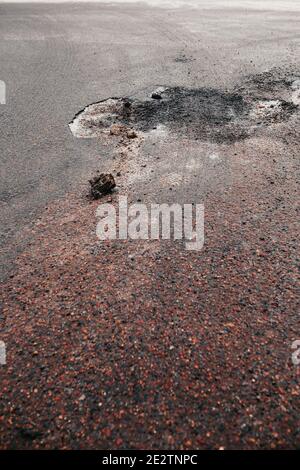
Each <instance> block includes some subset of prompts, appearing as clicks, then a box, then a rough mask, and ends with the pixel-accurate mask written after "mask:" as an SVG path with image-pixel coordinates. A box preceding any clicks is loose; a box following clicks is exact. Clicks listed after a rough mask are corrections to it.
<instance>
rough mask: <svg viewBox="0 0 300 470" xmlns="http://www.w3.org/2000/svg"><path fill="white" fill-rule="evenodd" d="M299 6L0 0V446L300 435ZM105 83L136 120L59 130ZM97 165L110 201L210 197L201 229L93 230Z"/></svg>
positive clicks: (205, 443) (182, 445)
mask: <svg viewBox="0 0 300 470" xmlns="http://www.w3.org/2000/svg"><path fill="white" fill-rule="evenodd" d="M299 24H300V8H299V3H298V2H297V1H288V2H281V1H274V2H271V1H260V2H258V1H257V2H256V1H249V2H248V1H247V2H242V1H233V2H225V1H221V0H213V1H211V2H208V1H201V0H199V1H196V0H193V1H190V2H184V1H182V2H179V1H178V2H177V1H176V2H174V3H172V2H165V3H163V2H161V3H160V2H159V1H158V0H155V1H153V2H149V3H147V2H137V3H134V2H129V3H126V2H123V1H122V2H121V1H119V2H115V3H109V2H93V3H81V2H76V3H71V2H70V3H53V4H48V3H40V4H37V3H20V4H17V3H16V4H15V3H0V80H1V81H3V82H4V83H5V85H6V104H0V151H1V153H0V158H1V178H0V211H1V213H0V220H1V227H0V244H1V245H0V247H1V248H0V250H1V255H0V260H1V271H0V275H1V281H2V288H1V304H0V341H4V342H5V345H6V357H7V359H6V365H0V380H1V390H0V397H1V398H0V400H1V401H0V447H1V448H3V449H9V448H16V449H23V448H25V449H30V448H35V449H51V448H61V449H78V448H80V449H83V448H89V449H105V448H111V449H114V448H119V449H132V448H133V449H134V448H141V449H142V448H143V449H193V448H194V449H196V448H197V449H198V448H199V449H223V448H224V449H265V448H272V449H284V448H293V449H294V448H299V445H300V423H299V394H300V384H299V371H300V369H299V367H300V366H297V365H295V364H293V362H292V360H291V357H292V352H293V351H292V343H293V342H294V341H295V340H297V339H299V337H300V336H299V335H300V333H299V332H300V329H299V292H298V286H299V273H298V267H299V265H298V263H299V242H298V234H299V225H298V217H299V214H298V210H299V207H298V201H299V187H298V183H299V149H300V146H299V123H300V112H299V105H298V101H297V100H298V96H299V95H300V91H299V95H298V90H300V85H299V83H300V59H299V58H300V54H299V52H300V43H299V40H300V28H299ZM158 87H164V88H165V89H167V90H169V91H167V92H166V93H167V95H165V96H166V97H167V99H166V101H164V99H165V97H164V96H163V97H162V100H161V103H155V104H153V103H152V101H153V100H152V101H151V93H152V91H153V90H156V89H157V88H158ZM168 93H169V94H168ZM111 97H114V98H124V99H128V100H130V102H131V103H132V106H133V108H134V109H135V110H136V111H135V112H136V117H134V121H132V122H133V124H132V125H133V127H134V128H135V129H136V132H137V138H134V139H126V138H124V137H123V136H120V135H112V133H111V134H109V133H108V135H105V137H102V136H101V135H100V134H99V135H98V136H97V137H96V138H79V137H76V136H74V135H73V134H72V132H71V130H70V127H69V123H70V122H71V121H72V120H73V119H74V117H75V116H76V115H77V113H79V112H80V111H81V110H84V108H85V107H86V106H87V105H89V104H91V103H96V102H99V101H101V100H106V99H108V98H111ZM299 100H300V98H299ZM299 102H300V101H299ZM165 103H166V104H165ZM153 106H154V107H153ZM155 106H161V107H160V108H158V107H156V108H155ZM164 106H165V107H164ZM97 170H98V171H100V172H112V173H113V175H114V176H115V178H116V183H117V188H116V191H115V192H114V193H112V194H111V195H108V196H105V197H104V198H103V201H104V202H110V203H112V204H114V205H115V206H117V204H118V196H119V195H125V196H127V197H128V201H129V202H145V203H146V204H148V203H149V204H150V203H178V204H184V203H194V204H197V203H199V204H204V207H205V242H204V247H203V248H202V250H200V251H188V250H186V249H185V246H184V243H182V242H181V241H177V242H176V241H172V240H170V241H160V240H156V241H151V240H139V241H133V240H122V241H118V240H114V241H106V242H100V241H99V240H98V239H97V237H96V224H97V217H96V209H97V207H98V204H99V201H92V200H91V199H89V198H88V197H87V194H88V190H89V183H88V180H89V178H90V177H92V176H94V175H95V174H96V171H97Z"/></svg>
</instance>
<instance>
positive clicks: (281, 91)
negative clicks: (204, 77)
mask: <svg viewBox="0 0 300 470" xmlns="http://www.w3.org/2000/svg"><path fill="white" fill-rule="evenodd" d="M270 97H272V98H271V99H270ZM299 104H300V80H299V79H297V77H290V78H286V77H284V76H283V73H282V72H280V73H277V75H276V73H275V72H274V71H273V72H268V73H263V74H260V75H257V76H254V77H251V78H250V79H247V80H245V82H244V84H243V85H242V86H239V87H237V88H236V89H235V90H234V91H233V92H229V91H227V92H224V91H220V90H217V89H212V88H194V89H188V88H184V87H169V88H165V87H159V88H156V89H153V90H152V91H150V90H149V91H148V92H147V94H145V96H143V97H139V98H137V97H136V98H109V99H107V100H103V101H100V102H98V103H94V104H91V105H89V106H87V107H86V108H84V109H83V110H82V111H81V112H79V113H78V114H77V115H76V116H75V118H74V119H73V121H72V122H71V123H70V124H69V126H70V129H71V131H72V133H73V134H74V135H75V136H76V137H82V138H90V137H100V136H101V135H103V134H109V133H111V134H114V135H118V133H117V134H116V132H115V131H114V129H116V128H121V129H123V131H122V132H120V134H122V133H123V134H124V133H125V134H126V133H127V136H129V135H130V132H132V130H134V132H135V131H137V132H140V133H148V132H153V130H156V129H164V131H167V132H171V133H172V132H173V133H176V134H177V135H184V136H185V137H188V138H191V139H195V140H202V141H211V142H214V143H230V142H235V141H238V140H242V139H245V138H247V137H249V136H251V135H253V133H254V132H256V129H257V127H258V126H257V125H258V124H259V125H261V124H264V125H266V126H268V125H270V124H272V123H278V122H283V121H286V120H288V119H289V118H290V117H291V115H292V114H293V113H294V112H295V111H296V110H297V109H298V106H299ZM113 126H114V127H113ZM116 126H117V127H116Z"/></svg>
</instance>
